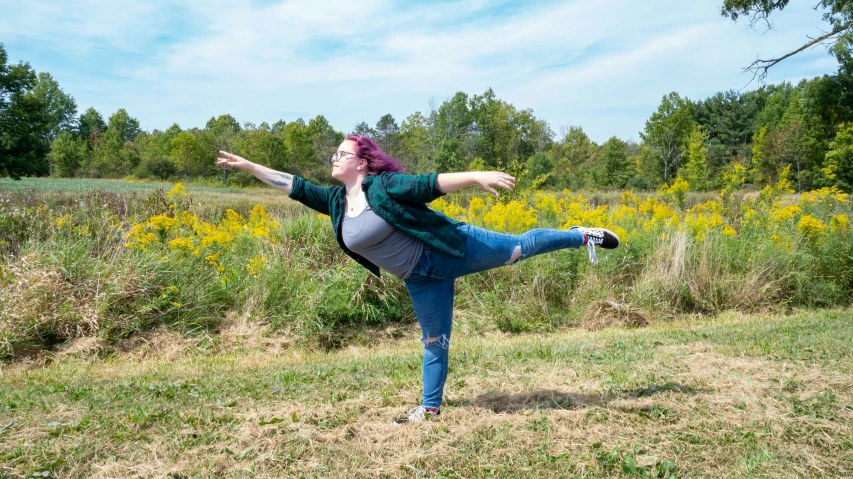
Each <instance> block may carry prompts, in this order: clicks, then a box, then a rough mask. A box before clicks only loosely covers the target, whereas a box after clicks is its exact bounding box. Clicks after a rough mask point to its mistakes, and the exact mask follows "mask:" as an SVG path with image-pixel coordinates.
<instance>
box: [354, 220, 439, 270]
mask: <svg viewBox="0 0 853 479" xmlns="http://www.w3.org/2000/svg"><path fill="white" fill-rule="evenodd" d="M341 233H342V235H343V240H344V244H345V245H347V248H349V249H350V250H352V251H354V252H356V253H358V254H360V255H361V256H364V257H365V258H367V259H368V260H370V262H371V263H373V264H375V265H376V266H379V267H380V268H382V269H384V270H385V271H388V272H389V273H391V274H393V275H394V276H396V277H398V278H400V279H406V278H408V277H409V275H410V274H412V270H413V269H415V265H416V264H417V262H418V259H419V258H420V257H421V253H422V252H423V250H424V243H423V241H421V240H419V239H416V238H412V237H411V236H409V235H407V234H406V233H403V232H402V231H400V230H398V229H397V228H394V227H393V226H391V225H390V224H388V222H387V221H385V220H383V219H382V218H380V217H379V216H377V215H376V213H374V212H373V210H372V209H370V206H367V207H366V208H365V209H364V211H362V212H361V214H360V215H358V216H356V217H355V218H350V217H349V216H347V215H346V214H344V224H343V227H342V228H341Z"/></svg>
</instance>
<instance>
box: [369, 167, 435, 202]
mask: <svg viewBox="0 0 853 479" xmlns="http://www.w3.org/2000/svg"><path fill="white" fill-rule="evenodd" d="M380 177H381V180H382V184H383V186H384V187H385V191H386V192H387V193H388V196H391V197H393V198H396V199H398V200H403V201H410V202H416V203H429V202H430V201H432V200H434V199H436V198H440V197H442V196H444V195H445V193H442V192H441V190H439V189H438V185H437V184H436V179H437V178H438V173H430V174H428V175H404V174H402V173H382V174H381V175H380Z"/></svg>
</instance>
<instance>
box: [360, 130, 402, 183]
mask: <svg viewBox="0 0 853 479" xmlns="http://www.w3.org/2000/svg"><path fill="white" fill-rule="evenodd" d="M346 139H347V140H351V141H354V142H355V148H354V151H353V153H355V154H356V156H358V157H359V158H363V159H365V160H367V174H368V175H378V174H379V173H382V172H383V171H390V172H392V173H403V172H404V171H406V168H405V167H404V166H403V164H402V163H400V160H398V159H396V158H392V157H391V156H388V154H387V153H385V152H384V151H382V148H379V145H377V144H376V142H375V141H373V140H372V139H371V138H370V137H369V136H364V135H349V136H347V137H346Z"/></svg>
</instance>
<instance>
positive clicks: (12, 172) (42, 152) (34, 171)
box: [0, 43, 50, 179]
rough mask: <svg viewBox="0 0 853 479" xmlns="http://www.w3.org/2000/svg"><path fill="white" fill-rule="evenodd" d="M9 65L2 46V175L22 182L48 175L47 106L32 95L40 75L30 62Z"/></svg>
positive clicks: (0, 159)
mask: <svg viewBox="0 0 853 479" xmlns="http://www.w3.org/2000/svg"><path fill="white" fill-rule="evenodd" d="M7 62H8V54H7V53H6V49H5V47H4V46H3V44H2V43H0V175H3V176H11V177H12V178H14V179H20V177H21V176H25V175H44V174H47V173H48V170H49V168H48V163H47V159H46V156H47V153H48V145H47V143H46V142H45V141H44V138H45V136H46V135H47V134H48V131H49V129H50V124H49V123H48V120H47V114H46V111H47V105H46V104H45V103H44V101H43V99H42V98H39V97H37V96H35V95H33V94H31V93H30V92H29V90H30V89H32V88H33V87H34V86H35V85H36V83H37V79H36V74H35V72H34V71H33V70H32V68H30V65H29V64H28V63H24V62H20V63H18V64H17V65H7Z"/></svg>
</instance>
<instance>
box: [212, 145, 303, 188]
mask: <svg viewBox="0 0 853 479" xmlns="http://www.w3.org/2000/svg"><path fill="white" fill-rule="evenodd" d="M219 154H220V155H222V156H221V157H219V158H218V159H217V160H216V164H217V165H226V166H230V167H232V168H236V169H238V170H240V171H245V172H246V173H251V174H253V175H255V176H256V177H257V178H258V179H259V180H261V181H263V182H264V183H266V184H268V185H270V186H272V187H273V188H275V189H277V190H281V191H283V192H285V193H287V194H290V191H291V188H293V175H289V174H287V173H282V172H280V171H276V170H273V169H271V168H267V167H266V166H261V165H258V164H256V163H252V162H251V161H249V160H247V159H245V158H243V157H240V156H237V155H232V154H231V153H228V152H225V151H220V152H219Z"/></svg>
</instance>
